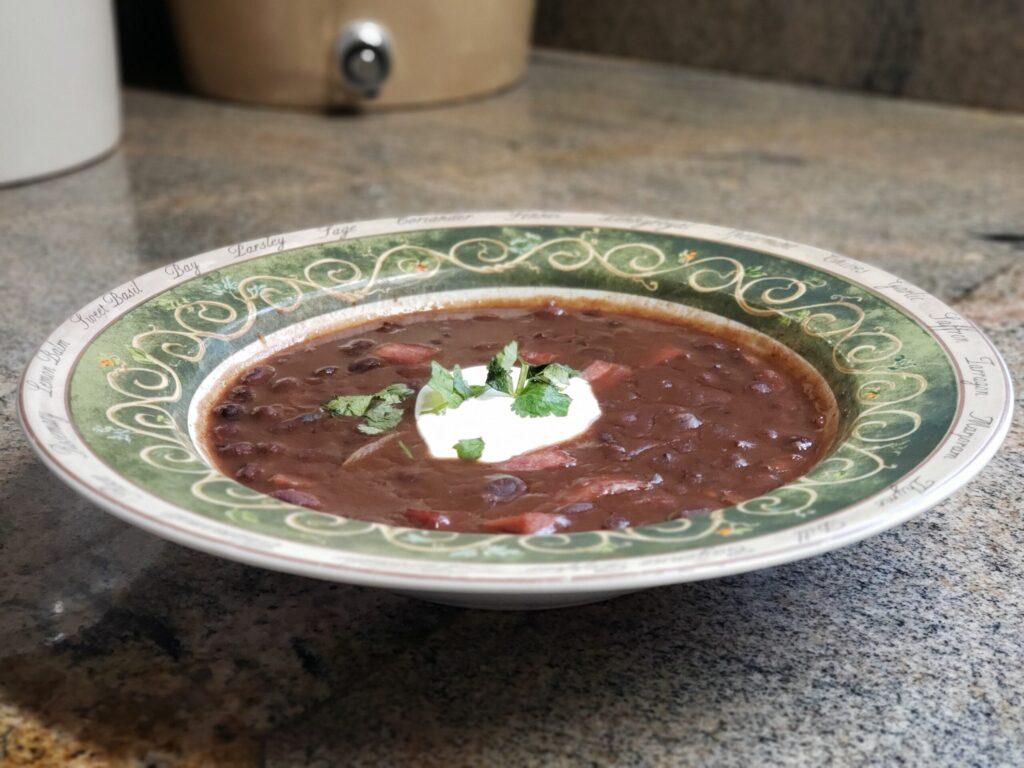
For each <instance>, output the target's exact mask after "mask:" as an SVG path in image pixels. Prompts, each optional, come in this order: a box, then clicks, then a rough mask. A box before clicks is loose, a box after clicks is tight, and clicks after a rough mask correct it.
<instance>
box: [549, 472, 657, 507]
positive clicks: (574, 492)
mask: <svg viewBox="0 0 1024 768" xmlns="http://www.w3.org/2000/svg"><path fill="white" fill-rule="evenodd" d="M655 485H657V483H656V482H655V481H654V480H645V479H643V478H642V477H630V476H628V475H600V476H598V477H587V478H584V479H582V480H578V481H577V482H575V483H573V484H572V485H570V486H569V487H568V488H566V489H565V490H564V491H562V493H560V494H559V495H558V499H559V501H561V502H562V503H563V504H572V503H575V502H579V501H593V500H594V499H599V498H601V497H602V496H613V495H615V494H617V493H632V492H634V491H647V490H650V489H651V488H653V487H654V486H655Z"/></svg>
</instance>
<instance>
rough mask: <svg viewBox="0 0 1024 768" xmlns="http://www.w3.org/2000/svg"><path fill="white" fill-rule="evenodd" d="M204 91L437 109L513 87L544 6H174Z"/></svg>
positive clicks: (267, 99) (380, 2)
mask: <svg viewBox="0 0 1024 768" xmlns="http://www.w3.org/2000/svg"><path fill="white" fill-rule="evenodd" d="M171 8H172V12H173V16H174V22H175V27H176V32H177V37H178V42H179V45H180V48H181V52H182V57H183V60H184V65H185V68H186V71H187V73H188V75H189V77H190V79H191V81H192V83H193V85H194V87H195V88H196V89H197V90H199V91H200V92H202V93H205V94H208V95H211V96H216V97H221V98H226V99H231V100H235V101H243V102H251V103H259V104H268V105H278V106H292V107H310V108H331V107H360V108H365V107H376V106H393V105H413V104H428V103H432V102H441V101H451V100H457V99H462V98H467V97H471V96H477V95H481V94H485V93H489V92H492V91H495V90H498V89H501V88H503V87H505V86H508V85H510V84H511V83H514V82H515V81H516V80H517V79H518V78H519V77H520V76H521V75H522V73H523V70H524V68H525V66H526V60H527V55H528V53H529V43H530V32H531V23H532V18H533V8H534V3H533V0H302V2H294V1H293V0H172V2H171Z"/></svg>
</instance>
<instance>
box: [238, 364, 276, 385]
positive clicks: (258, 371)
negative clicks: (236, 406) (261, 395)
mask: <svg viewBox="0 0 1024 768" xmlns="http://www.w3.org/2000/svg"><path fill="white" fill-rule="evenodd" d="M273 375H274V366H272V365H257V366H256V367H255V368H252V369H250V370H248V371H246V372H245V373H244V374H242V378H240V379H239V381H241V382H242V383H243V384H257V383H259V382H261V381H266V380H267V379H269V378H270V377H271V376H273Z"/></svg>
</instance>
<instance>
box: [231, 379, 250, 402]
mask: <svg viewBox="0 0 1024 768" xmlns="http://www.w3.org/2000/svg"><path fill="white" fill-rule="evenodd" d="M252 396H253V395H252V387H247V386H245V385H244V384H240V385H239V386H237V387H232V388H231V393H230V394H229V395H228V397H229V398H231V400H232V401H234V402H236V403H247V402H249V401H250V400H252Z"/></svg>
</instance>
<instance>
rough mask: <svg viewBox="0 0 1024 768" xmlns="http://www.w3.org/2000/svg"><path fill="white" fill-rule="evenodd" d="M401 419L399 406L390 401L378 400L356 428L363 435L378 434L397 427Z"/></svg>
mask: <svg viewBox="0 0 1024 768" xmlns="http://www.w3.org/2000/svg"><path fill="white" fill-rule="evenodd" d="M401 420H402V409H401V408H399V407H397V406H395V405H393V404H392V403H385V402H378V403H377V404H376V405H373V406H371V407H370V409H369V410H368V411H367V412H366V414H365V416H364V417H363V420H362V421H361V422H359V423H358V424H357V425H356V429H358V430H359V431H360V432H362V433H363V434H364V435H379V434H381V433H382V432H388V431H390V430H392V429H394V428H395V427H397V426H398V423H399V422H400V421H401Z"/></svg>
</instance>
